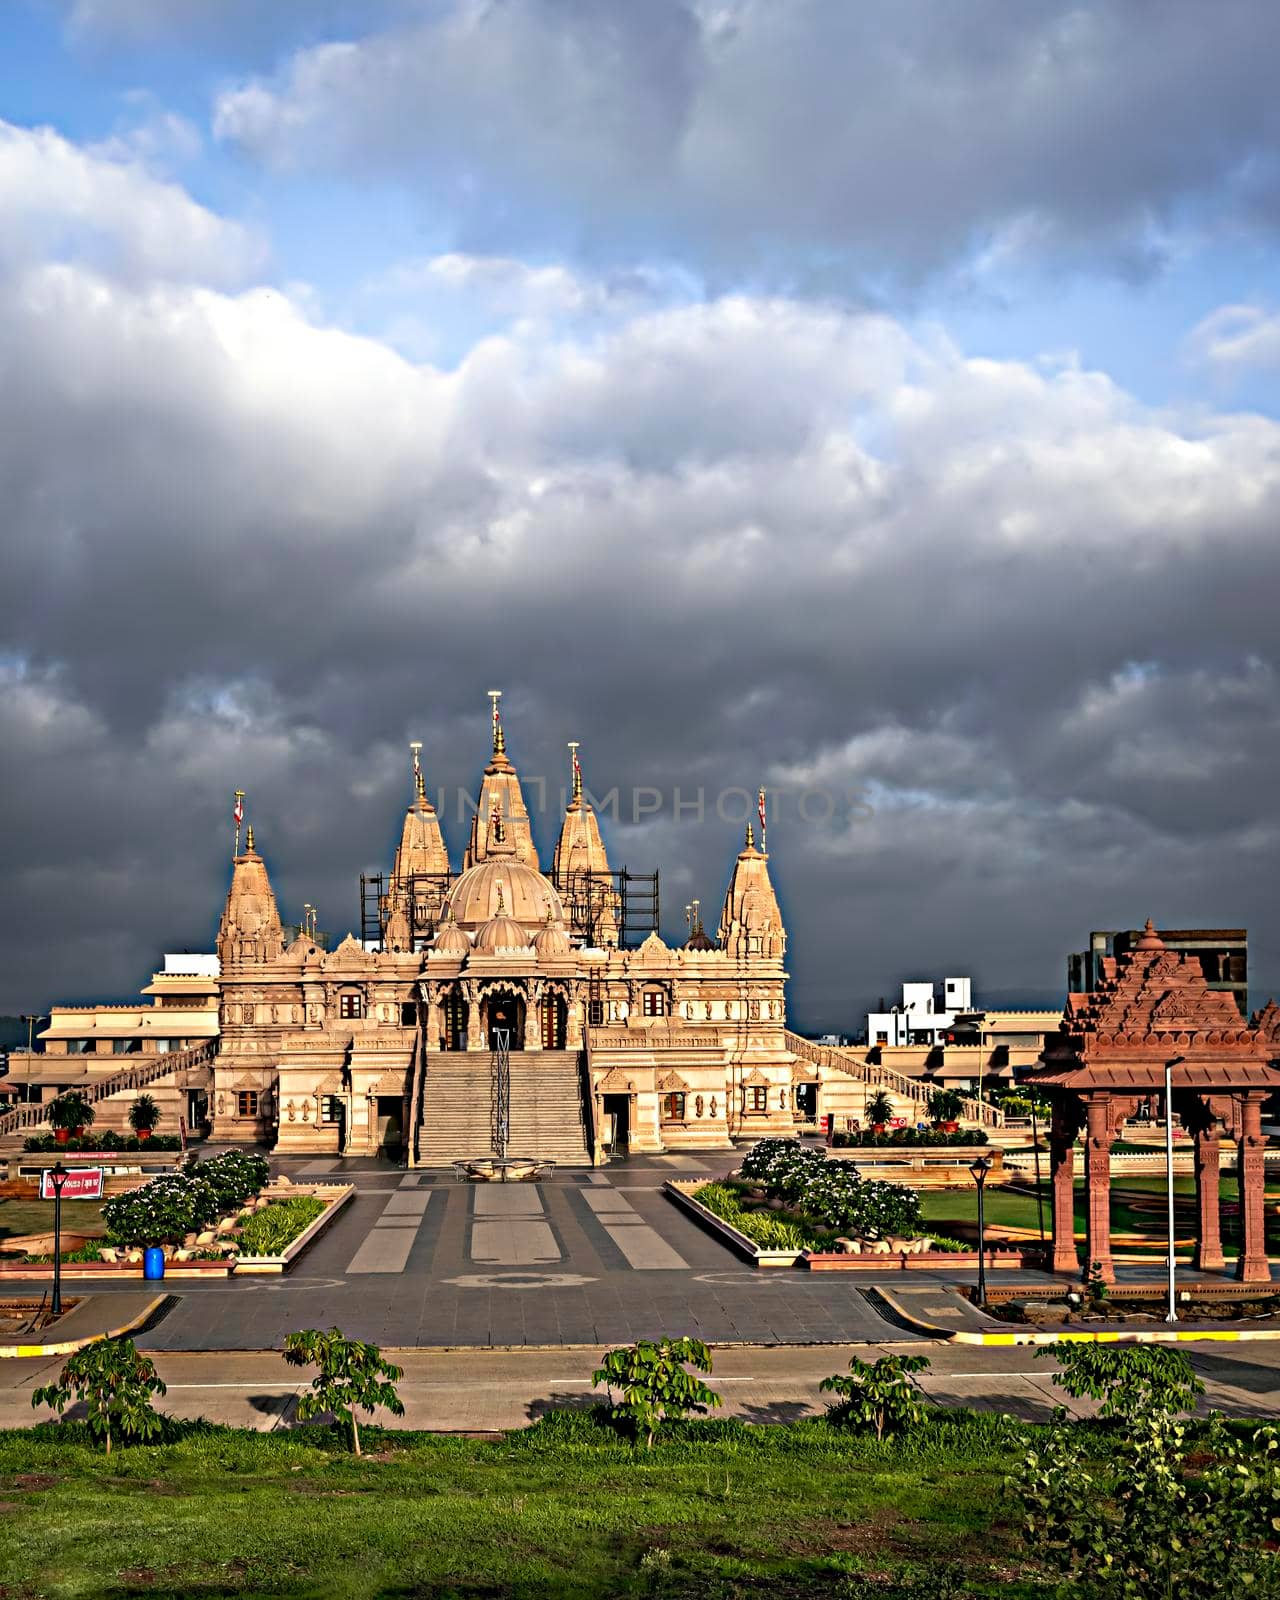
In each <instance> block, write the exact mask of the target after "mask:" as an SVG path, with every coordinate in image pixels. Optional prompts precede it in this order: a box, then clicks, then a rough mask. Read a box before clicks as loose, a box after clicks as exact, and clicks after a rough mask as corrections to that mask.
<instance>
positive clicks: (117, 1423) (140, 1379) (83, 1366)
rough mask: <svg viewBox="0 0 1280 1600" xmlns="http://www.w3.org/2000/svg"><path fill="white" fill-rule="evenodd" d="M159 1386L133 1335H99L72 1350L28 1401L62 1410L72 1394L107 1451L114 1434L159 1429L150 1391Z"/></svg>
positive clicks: (134, 1435)
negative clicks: (56, 1373)
mask: <svg viewBox="0 0 1280 1600" xmlns="http://www.w3.org/2000/svg"><path fill="white" fill-rule="evenodd" d="M164 1392H165V1386H164V1384H163V1383H162V1382H161V1380H160V1379H159V1378H158V1377H157V1376H156V1369H155V1366H154V1364H153V1363H152V1362H151V1360H150V1359H149V1358H148V1357H147V1356H144V1355H140V1354H139V1353H138V1350H137V1348H136V1347H135V1345H134V1342H133V1340H132V1339H99V1340H97V1341H96V1342H95V1343H93V1344H88V1345H86V1346H85V1347H84V1349H83V1350H77V1351H76V1353H75V1354H74V1355H73V1356H72V1357H71V1359H70V1360H69V1361H68V1362H67V1364H66V1366H65V1367H63V1369H62V1372H61V1373H60V1374H59V1376H58V1378H57V1380H56V1381H55V1382H53V1383H46V1384H44V1385H42V1387H40V1388H39V1389H37V1390H36V1391H35V1392H34V1394H32V1396H31V1404H32V1406H33V1407H39V1406H52V1407H53V1409H54V1410H55V1411H57V1412H58V1414H59V1416H61V1414H62V1412H63V1411H64V1410H65V1409H66V1407H67V1406H68V1405H69V1404H70V1403H71V1402H72V1401H73V1400H75V1401H81V1400H83V1401H84V1403H85V1405H86V1406H87V1407H88V1412H89V1414H88V1416H87V1417H86V1418H85V1422H86V1425H87V1427H88V1429H89V1432H90V1434H91V1435H92V1436H93V1438H95V1439H101V1440H103V1441H104V1442H105V1444H106V1453H107V1454H108V1455H110V1454H111V1441H112V1438H113V1437H115V1438H118V1439H120V1440H121V1442H122V1443H127V1442H128V1441H129V1440H132V1439H150V1438H152V1437H153V1436H154V1435H155V1434H156V1433H158V1432H159V1431H160V1428H161V1419H160V1418H159V1417H158V1416H157V1415H156V1413H155V1411H154V1410H153V1409H152V1406H151V1396H152V1395H153V1394H164Z"/></svg>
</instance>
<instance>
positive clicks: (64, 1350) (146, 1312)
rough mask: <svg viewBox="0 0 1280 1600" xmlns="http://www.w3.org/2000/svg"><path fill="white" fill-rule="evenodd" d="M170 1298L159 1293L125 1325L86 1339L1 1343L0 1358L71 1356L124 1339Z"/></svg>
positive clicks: (91, 1335) (149, 1318)
mask: <svg viewBox="0 0 1280 1600" xmlns="http://www.w3.org/2000/svg"><path fill="white" fill-rule="evenodd" d="M168 1299H169V1296H168V1295H167V1294H162V1295H157V1296H156V1298H155V1299H154V1300H149V1301H148V1302H147V1304H146V1305H145V1306H144V1307H143V1308H142V1310H141V1311H139V1312H138V1314H137V1316H136V1317H131V1318H130V1319H129V1321H128V1322H126V1323H124V1324H123V1326H121V1327H119V1328H110V1329H108V1331H107V1332H106V1333H91V1334H89V1336H88V1337H87V1338H84V1339H67V1340H65V1341H64V1342H63V1343H61V1344H0V1360H3V1359H4V1358H5V1357H13V1358H15V1359H18V1358H21V1357H23V1356H71V1355H74V1354H75V1353H76V1351H77V1350H83V1349H84V1347H85V1346H86V1345H88V1344H96V1343H97V1342H98V1341H99V1340H100V1339H123V1338H124V1336H125V1334H126V1333H135V1332H136V1331H137V1330H138V1329H139V1328H141V1327H142V1326H143V1325H144V1324H145V1323H147V1322H149V1321H150V1320H151V1318H152V1317H153V1316H155V1314H156V1312H157V1311H159V1309H160V1307H161V1306H162V1305H164V1303H165V1301H166V1300H168Z"/></svg>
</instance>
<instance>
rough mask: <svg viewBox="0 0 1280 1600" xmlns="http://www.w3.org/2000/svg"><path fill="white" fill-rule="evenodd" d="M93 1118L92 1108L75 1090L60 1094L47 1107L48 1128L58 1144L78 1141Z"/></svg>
mask: <svg viewBox="0 0 1280 1600" xmlns="http://www.w3.org/2000/svg"><path fill="white" fill-rule="evenodd" d="M93 1118H94V1110H93V1107H92V1106H91V1105H90V1104H89V1102H88V1101H87V1100H86V1099H85V1097H84V1096H83V1095H82V1094H80V1093H78V1092H77V1091H75V1090H73V1091H72V1092H71V1093H70V1094H60V1095H59V1096H58V1098H57V1099H56V1100H54V1101H53V1102H52V1104H51V1105H50V1106H49V1126H50V1127H51V1128H52V1129H53V1136H54V1138H55V1139H56V1140H57V1141H58V1143H59V1144H67V1143H68V1142H69V1141H70V1140H72V1139H78V1138H79V1137H80V1135H81V1134H82V1133H83V1132H84V1130H85V1129H86V1128H87V1127H88V1126H89V1124H90V1123H91V1122H92V1121H93Z"/></svg>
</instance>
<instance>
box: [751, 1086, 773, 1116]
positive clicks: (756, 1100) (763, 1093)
mask: <svg viewBox="0 0 1280 1600" xmlns="http://www.w3.org/2000/svg"><path fill="white" fill-rule="evenodd" d="M768 1109H769V1091H768V1089H767V1088H765V1086H764V1084H762V1083H759V1084H752V1085H751V1087H750V1088H749V1089H748V1090H747V1110H748V1111H767V1110H768Z"/></svg>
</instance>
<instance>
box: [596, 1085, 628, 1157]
mask: <svg viewBox="0 0 1280 1600" xmlns="http://www.w3.org/2000/svg"><path fill="white" fill-rule="evenodd" d="M603 1100H604V1105H603V1106H602V1108H601V1109H602V1111H603V1113H604V1127H603V1128H602V1129H601V1130H600V1131H601V1134H602V1135H603V1137H604V1139H605V1142H606V1143H607V1144H608V1146H609V1149H610V1151H611V1153H612V1154H613V1155H615V1156H625V1155H626V1153H627V1149H628V1146H629V1145H630V1142H631V1096H630V1095H629V1094H606V1095H604V1096H603Z"/></svg>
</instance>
